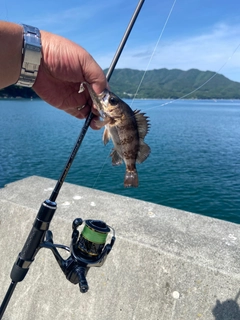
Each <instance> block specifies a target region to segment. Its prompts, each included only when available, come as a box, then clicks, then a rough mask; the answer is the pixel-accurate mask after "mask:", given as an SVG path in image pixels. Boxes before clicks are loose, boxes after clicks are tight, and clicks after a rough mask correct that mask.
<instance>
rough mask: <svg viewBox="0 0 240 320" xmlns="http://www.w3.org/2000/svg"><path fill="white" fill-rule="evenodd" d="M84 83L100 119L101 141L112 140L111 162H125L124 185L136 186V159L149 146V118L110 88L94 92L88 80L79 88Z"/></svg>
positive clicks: (138, 160) (146, 153)
mask: <svg viewBox="0 0 240 320" xmlns="http://www.w3.org/2000/svg"><path fill="white" fill-rule="evenodd" d="M84 86H86V87H87V89H88V92H89V94H90V97H91V99H92V101H93V104H94V105H95V106H96V108H97V110H98V112H99V113H100V115H101V118H102V119H103V120H99V121H98V120H97V121H96V125H97V126H98V127H99V128H101V127H103V126H105V130H104V132H103V143H104V145H106V144H107V143H108V142H109V141H110V140H112V142H113V146H114V147H113V150H112V152H111V154H110V156H111V158H112V165H114V166H117V165H120V164H122V163H123V162H124V163H125V165H126V172H125V177H124V187H138V185H139V181H138V172H137V168H136V163H142V162H143V161H145V160H146V159H147V157H148V156H149V154H150V152H151V149H150V147H149V146H148V145H147V144H146V143H145V142H144V138H145V136H146V135H147V133H148V132H149V128H150V121H149V118H148V117H147V116H146V115H145V113H142V112H141V111H140V110H134V111H133V110H132V109H131V108H130V107H129V105H128V104H127V103H125V102H124V101H123V100H121V99H120V98H119V97H118V96H116V95H115V94H114V93H113V92H111V91H109V90H108V89H105V90H104V91H103V92H102V93H100V94H96V93H95V92H94V91H93V89H92V87H91V86H90V84H89V83H87V82H82V83H81V85H80V89H79V92H83V91H84V90H85V88H84Z"/></svg>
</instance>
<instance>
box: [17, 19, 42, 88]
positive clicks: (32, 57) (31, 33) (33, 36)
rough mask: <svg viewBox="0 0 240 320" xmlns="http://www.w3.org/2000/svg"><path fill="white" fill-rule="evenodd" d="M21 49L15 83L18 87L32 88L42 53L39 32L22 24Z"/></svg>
mask: <svg viewBox="0 0 240 320" xmlns="http://www.w3.org/2000/svg"><path fill="white" fill-rule="evenodd" d="M22 26H23V48H22V55H23V61H22V67H21V74H20V77H19V79H18V81H17V83H16V85H18V86H23V87H32V86H33V84H34V82H35V80H36V78H37V74H38V68H39V65H40V61H41V57H42V53H41V34H40V31H39V30H38V29H37V28H35V27H31V26H28V25H25V24H23V25H22Z"/></svg>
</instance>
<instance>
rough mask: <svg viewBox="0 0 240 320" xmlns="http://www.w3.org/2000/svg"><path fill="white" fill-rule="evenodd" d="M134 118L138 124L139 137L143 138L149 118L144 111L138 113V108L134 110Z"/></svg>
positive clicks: (147, 128) (146, 131) (147, 127)
mask: <svg viewBox="0 0 240 320" xmlns="http://www.w3.org/2000/svg"><path fill="white" fill-rule="evenodd" d="M134 115H135V119H136V121H137V126H138V134H139V138H140V139H144V138H145V136H146V134H147V133H148V130H149V126H150V125H149V120H148V117H146V116H145V113H140V110H135V111H134Z"/></svg>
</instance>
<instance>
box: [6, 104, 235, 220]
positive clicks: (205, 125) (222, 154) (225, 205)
mask: <svg viewBox="0 0 240 320" xmlns="http://www.w3.org/2000/svg"><path fill="white" fill-rule="evenodd" d="M165 102H166V101H163V100H136V101H135V102H134V104H133V105H132V108H133V109H140V110H142V111H144V112H146V113H147V115H148V116H149V117H150V121H151V128H150V132H149V134H148V135H147V137H146V142H147V143H148V144H149V145H150V146H151V149H152V152H151V155H150V157H149V158H148V159H147V160H146V161H145V162H144V163H142V164H140V165H138V172H139V181H140V186H139V187H138V188H134V189H124V187H123V178H124V171H125V167H124V165H122V166H119V167H113V166H112V165H111V158H109V153H110V152H111V148H112V145H111V143H110V144H109V145H107V146H104V145H103V143H102V140H101V136H102V131H93V130H91V129H89V130H88V132H87V134H86V137H85V139H84V141H83V143H82V146H81V148H80V149H79V152H78V154H77V156H76V159H75V161H74V163H73V165H72V168H71V170H70V172H69V174H68V176H67V179H66V181H68V182H71V183H75V184H78V185H83V186H87V187H91V188H96V189H100V190H104V191H108V192H113V193H117V194H121V195H126V196H130V197H134V198H137V199H142V200H146V201H150V202H154V203H157V204H161V205H166V206H170V207H174V208H178V209H183V210H186V211H191V212H195V213H199V214H203V215H208V216H211V217H216V218H220V219H224V220H228V221H232V222H236V223H240V101H224V100H223V101H220V100H218V101H199V100H198V101H184V100H182V101H176V102H173V103H170V104H167V105H163V104H164V103H165ZM82 125H83V121H80V120H77V119H75V118H73V117H71V116H69V115H68V114H66V113H65V112H63V111H60V110H57V109H55V108H53V107H50V106H49V105H47V104H46V103H45V102H43V101H40V100H39V101H28V100H19V101H16V100H0V187H3V186H4V185H5V184H7V183H9V182H12V181H16V180H19V179H22V178H25V177H28V176H32V175H39V176H44V177H49V178H53V179H58V178H59V176H60V174H61V172H62V170H63V167H64V165H65V163H66V161H67V159H68V157H69V155H70V152H71V150H72V148H73V146H74V144H75V141H76V139H77V137H78V134H79V132H80V130H81V128H82ZM49 196H50V195H49ZM43 200H44V199H43Z"/></svg>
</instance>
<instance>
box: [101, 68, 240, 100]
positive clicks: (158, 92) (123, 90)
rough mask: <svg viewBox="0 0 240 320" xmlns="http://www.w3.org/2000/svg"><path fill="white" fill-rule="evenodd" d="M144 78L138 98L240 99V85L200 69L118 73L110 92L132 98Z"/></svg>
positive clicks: (115, 73) (123, 70)
mask: <svg viewBox="0 0 240 320" xmlns="http://www.w3.org/2000/svg"><path fill="white" fill-rule="evenodd" d="M104 71H105V72H106V71H107V70H104ZM144 74H145V75H144ZM143 76H144V79H143V81H142V83H141V86H140V90H139V91H138V93H137V96H136V98H154V99H162V98H164V99H168V98H171V99H176V98H180V97H183V96H185V95H186V98H188V99H240V83H238V82H234V81H231V80H229V79H227V78H226V77H224V76H223V75H221V74H215V72H212V71H200V70H197V69H190V70H188V71H182V70H179V69H172V70H168V69H165V68H164V69H158V70H149V71H147V72H145V71H140V70H132V69H116V70H115V71H114V73H113V75H112V78H111V81H110V87H111V91H113V92H114V93H115V94H116V95H119V96H120V97H123V98H129V97H133V96H134V95H135V93H136V90H137V88H138V86H139V84H140V82H141V79H142V78H143ZM209 79H211V80H210V81H209V82H207V81H208V80H209ZM206 82H207V83H206ZM204 83H206V84H205V85H204V86H202V85H203V84H204ZM201 86H202V87H201ZM198 88H199V89H198ZM196 89H197V90H196ZM194 90H196V91H194ZM189 93H191V94H189Z"/></svg>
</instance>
